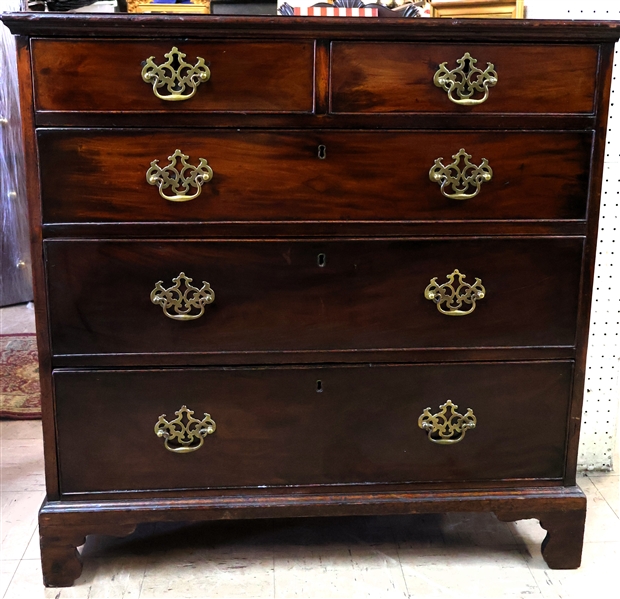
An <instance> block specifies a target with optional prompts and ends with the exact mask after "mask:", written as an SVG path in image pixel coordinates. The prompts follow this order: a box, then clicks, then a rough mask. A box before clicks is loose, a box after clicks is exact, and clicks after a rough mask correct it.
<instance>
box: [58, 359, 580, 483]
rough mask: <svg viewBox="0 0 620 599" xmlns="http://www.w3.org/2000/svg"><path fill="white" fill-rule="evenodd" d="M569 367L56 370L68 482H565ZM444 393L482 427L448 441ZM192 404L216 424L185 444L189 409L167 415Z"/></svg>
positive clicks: (60, 451) (202, 426) (61, 444)
mask: <svg viewBox="0 0 620 599" xmlns="http://www.w3.org/2000/svg"><path fill="white" fill-rule="evenodd" d="M571 375H572V362H536V363H505V364H485V363H474V364H430V365H428V364H425V365H381V366H332V367H278V368H275V367H274V368H210V369H206V368H205V369H183V370H181V369H170V370H134V371H57V372H55V374H54V381H55V394H56V408H57V435H58V457H59V465H60V482H61V490H62V492H63V493H64V494H71V493H88V492H100V491H116V490H119V491H120V490H122V491H128V490H137V491H141V490H144V491H146V490H169V489H182V488H184V489H207V488H224V487H229V488H230V487H242V486H243V487H257V486H282V485H300V486H303V485H325V484H360V483H407V482H412V483H415V482H438V483H440V482H454V481H471V482H474V481H494V480H501V479H515V478H546V479H549V478H556V479H557V478H561V477H562V476H563V472H564V451H565V441H566V430H567V429H566V426H567V419H568V408H569V401H570V389H571ZM447 400H452V401H453V402H454V403H456V404H458V406H459V407H458V412H459V413H460V414H463V415H465V414H466V412H467V411H468V409H469V408H471V410H472V412H473V415H474V416H475V418H476V421H477V422H476V426H475V428H473V429H470V430H466V432H465V434H464V435H463V436H462V439H461V440H460V441H458V442H452V443H448V444H439V443H436V442H434V441H431V440H430V439H429V437H428V432H427V431H425V430H423V429H422V428H420V426H419V418H420V416H421V415H422V414H423V411H424V409H425V408H427V407H430V413H431V415H433V416H434V415H435V414H437V413H439V412H440V405H443V404H445V402H446V401H447ZM183 405H186V406H187V407H188V408H189V409H190V410H193V411H194V418H198V419H199V420H202V419H203V418H204V413H205V412H206V413H208V414H209V415H210V417H211V421H205V422H203V423H202V424H198V425H196V426H195V427H189V429H190V433H191V429H192V428H195V430H196V431H199V430H201V429H203V430H206V429H207V428H209V427H210V428H209V430H211V429H213V428H215V430H213V431H212V432H211V434H206V435H204V432H203V433H202V434H201V433H197V434H196V435H195V436H193V437H191V434H190V435H189V436H186V437H185V438H184V439H183V441H184V442H185V443H190V445H188V446H187V447H185V446H184V445H183V444H182V443H179V442H178V441H175V439H174V434H173V433H174V432H175V431H176V432H179V431H181V430H182V425H187V424H188V421H187V419H186V415H183V414H182V416H183V419H182V421H181V423H180V424H179V423H176V424H175V423H170V421H172V420H173V419H175V418H176V416H175V411H178V410H180V408H181V407H182V406H183ZM446 410H447V413H448V414H449V411H450V408H449V406H448V407H446ZM162 414H164V415H165V419H166V421H167V422H168V423H169V424H170V425H169V426H168V427H167V428H165V424H166V423H165V422H164V421H161V424H160V427H162V430H164V431H165V432H166V433H167V434H168V435H171V434H172V436H169V437H168V438H166V436H165V435H163V436H158V435H157V434H156V432H155V429H154V427H155V425H156V423H157V422H158V419H159V417H160V416H161V415H162ZM469 421H471V419H469ZM452 422H453V423H454V422H455V420H453V421H452ZM213 423H214V424H213ZM429 424H431V425H432V423H431V422H430V420H429ZM439 424H441V423H439ZM446 432H449V431H446ZM453 433H454V435H456V438H458V436H459V433H458V431H453ZM192 439H193V440H192ZM448 440H450V439H448ZM451 440H452V441H454V439H451ZM166 444H168V446H169V447H170V448H171V449H175V448H177V449H178V448H179V447H182V448H184V449H192V451H186V452H179V451H171V450H168V449H167V448H166ZM198 445H201V446H200V447H199V448H198V449H194V447H195V446H198Z"/></svg>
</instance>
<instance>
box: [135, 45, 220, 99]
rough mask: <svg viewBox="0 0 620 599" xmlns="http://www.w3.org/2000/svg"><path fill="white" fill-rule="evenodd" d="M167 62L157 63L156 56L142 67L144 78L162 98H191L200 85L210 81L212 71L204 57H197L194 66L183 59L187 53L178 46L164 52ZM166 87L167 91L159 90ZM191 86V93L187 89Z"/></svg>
mask: <svg viewBox="0 0 620 599" xmlns="http://www.w3.org/2000/svg"><path fill="white" fill-rule="evenodd" d="M164 56H165V57H166V59H167V60H166V62H164V63H163V64H160V65H157V64H155V63H154V62H153V60H154V58H155V57H154V56H151V57H149V58H147V59H146V60H145V62H144V67H143V68H142V80H143V81H145V82H146V83H152V85H153V93H154V94H155V95H156V96H157V97H158V98H159V99H160V100H167V101H168V102H178V101H180V100H189V99H190V98H191V97H192V96H193V95H194V94H195V93H196V90H197V89H198V86H199V85H200V84H201V83H204V82H205V81H209V77H211V71H210V70H209V67H208V66H207V65H206V64H205V61H204V58H200V56H197V57H196V60H197V62H196V64H195V65H194V66H192V65H191V64H189V63H188V62H185V60H183V59H184V58H185V57H186V56H187V54H184V53H183V52H181V51H180V50H179V49H178V48H177V47H176V46H174V47H173V48H172V50H170V52H168V53H166V54H164ZM163 87H165V91H166V93H164V94H161V93H160V92H159V91H158V90H161V89H162V88H163ZM188 88H189V93H186V92H185V90H186V89H188Z"/></svg>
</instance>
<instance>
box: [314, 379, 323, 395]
mask: <svg viewBox="0 0 620 599" xmlns="http://www.w3.org/2000/svg"><path fill="white" fill-rule="evenodd" d="M316 392H317V393H323V381H317V382H316Z"/></svg>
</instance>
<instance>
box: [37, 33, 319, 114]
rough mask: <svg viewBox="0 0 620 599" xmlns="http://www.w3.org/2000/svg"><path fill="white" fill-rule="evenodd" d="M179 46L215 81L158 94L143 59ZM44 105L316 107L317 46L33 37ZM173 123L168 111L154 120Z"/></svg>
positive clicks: (89, 108) (158, 57)
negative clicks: (168, 95)
mask: <svg viewBox="0 0 620 599" xmlns="http://www.w3.org/2000/svg"><path fill="white" fill-rule="evenodd" d="M173 46H177V47H178V48H179V50H180V51H181V52H184V53H185V54H186V55H187V57H186V58H185V61H186V62H188V63H190V64H191V65H194V64H195V63H196V59H197V57H201V58H204V60H205V63H206V64H208V65H209V69H210V70H211V78H210V79H209V80H208V81H207V82H205V83H201V84H200V86H199V87H198V91H197V92H196V95H195V96H194V97H193V98H190V99H189V100H184V101H180V102H178V101H177V102H170V101H166V100H160V99H158V98H157V97H156V96H155V95H154V94H153V91H152V85H151V84H148V83H145V82H144V81H143V80H142V76H141V72H142V66H143V65H142V63H143V62H144V61H145V60H146V59H148V58H149V57H151V56H154V62H155V64H157V65H159V64H163V63H164V62H165V61H166V59H165V58H164V54H165V53H166V52H169V51H170V50H171V48H172V47H173ZM32 60H33V65H34V71H35V73H36V77H35V80H34V93H35V106H36V108H37V110H72V111H85V112H95V111H116V110H118V111H124V112H138V111H163V112H164V113H165V112H179V111H190V112H195V111H225V112H229V111H235V112H245V111H248V112H255V111H259V112H274V111H275V112H280V111H297V112H310V111H312V108H313V63H314V44H313V43H312V42H309V41H299V42H262V43H261V42H253V43H247V42H226V43H222V42H201V43H196V42H186V41H183V40H173V41H155V40H152V41H148V42H131V41H122V42H120V41H103V40H76V41H73V40H72V41H64V40H63V41H55V40H33V41H32ZM154 118H155V119H156V120H154V121H153V125H154V126H158V125H159V123H158V120H159V119H161V121H162V122H164V123H165V120H166V116H165V114H161V115H159V116H158V117H154Z"/></svg>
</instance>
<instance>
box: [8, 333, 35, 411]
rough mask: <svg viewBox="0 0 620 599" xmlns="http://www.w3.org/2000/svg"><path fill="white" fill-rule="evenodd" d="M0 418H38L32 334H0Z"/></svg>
mask: <svg viewBox="0 0 620 599" xmlns="http://www.w3.org/2000/svg"><path fill="white" fill-rule="evenodd" d="M0 418H14V419H19V420H25V419H26V418H41V391H40V388H39V364H38V361H37V340H36V337H35V336H34V335H0Z"/></svg>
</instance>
